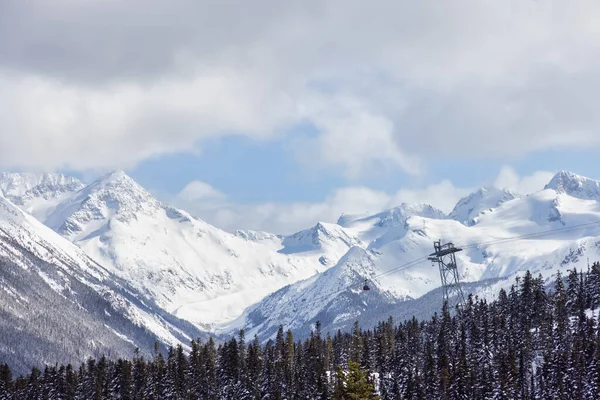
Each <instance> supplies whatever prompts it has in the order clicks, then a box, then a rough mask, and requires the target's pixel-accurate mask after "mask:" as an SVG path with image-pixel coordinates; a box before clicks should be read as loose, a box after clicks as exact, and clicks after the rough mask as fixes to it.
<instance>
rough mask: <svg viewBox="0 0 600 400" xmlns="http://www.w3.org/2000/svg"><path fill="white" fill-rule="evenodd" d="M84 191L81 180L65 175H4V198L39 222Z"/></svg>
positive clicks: (1, 186)
mask: <svg viewBox="0 0 600 400" xmlns="http://www.w3.org/2000/svg"><path fill="white" fill-rule="evenodd" d="M83 187H84V184H83V183H82V182H81V181H80V180H79V179H77V178H74V177H71V176H66V175H63V174H50V173H46V174H42V175H37V174H32V173H7V172H2V173H0V194H2V195H3V196H4V197H6V198H7V199H9V200H10V201H11V202H12V203H13V204H16V205H18V206H19V207H20V208H21V209H23V210H24V211H26V212H28V213H29V214H32V215H33V216H34V217H36V218H37V219H38V220H44V219H45V218H46V214H47V213H48V212H49V211H50V210H52V209H53V207H55V206H56V205H57V204H58V203H60V202H61V201H62V200H64V199H65V198H66V197H68V196H69V195H71V194H72V193H74V192H76V191H78V190H80V189H81V188H83Z"/></svg>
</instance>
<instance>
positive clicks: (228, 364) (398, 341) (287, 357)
mask: <svg viewBox="0 0 600 400" xmlns="http://www.w3.org/2000/svg"><path fill="white" fill-rule="evenodd" d="M599 307H600V264H599V263H595V264H594V265H593V266H592V267H591V269H590V270H589V271H585V272H583V271H581V272H578V271H576V270H572V271H569V273H568V275H567V276H566V277H563V276H562V275H561V274H560V272H559V273H557V274H556V277H555V279H554V282H553V284H551V285H550V286H549V287H546V286H545V285H544V281H543V279H542V277H541V276H538V277H533V276H532V275H531V274H530V273H529V272H527V273H525V274H524V276H522V277H520V278H519V279H517V280H516V281H515V283H514V284H513V285H512V286H511V287H510V289H508V290H504V289H501V290H500V291H499V293H498V296H497V297H496V299H495V300H493V301H488V300H486V299H485V298H478V297H475V296H472V295H471V296H469V297H468V298H467V300H466V302H465V304H463V306H462V307H460V308H456V309H449V308H448V307H447V305H444V306H443V307H442V310H441V312H440V313H438V314H435V315H434V316H433V317H432V318H431V319H429V320H426V321H418V320H417V319H416V318H413V319H411V320H408V321H404V322H401V323H395V321H393V319H392V318H390V319H389V320H388V321H382V322H380V323H379V324H378V325H377V326H376V327H375V328H373V329H368V330H363V329H361V328H360V327H359V326H358V323H356V324H355V325H354V328H353V330H352V332H347V333H345V332H341V331H338V332H336V333H334V334H333V335H330V334H326V335H324V334H323V333H322V332H321V327H320V324H319V323H316V324H315V327H314V330H313V331H312V333H311V335H310V337H309V338H307V339H305V340H295V339H294V336H293V334H292V332H291V331H287V332H284V330H283V328H282V327H280V328H279V330H278V332H277V334H276V335H275V338H274V339H271V340H268V341H267V342H266V343H261V342H260V341H259V339H258V338H257V337H254V338H253V339H252V340H250V341H247V340H246V337H245V335H244V331H241V332H240V333H239V335H238V336H237V337H235V338H232V339H231V340H229V341H227V342H224V343H220V344H217V343H215V341H214V340H213V339H209V340H207V341H205V342H202V341H200V340H193V341H192V342H191V350H190V351H189V352H186V351H185V350H184V349H183V347H182V346H177V347H174V348H170V349H169V351H168V353H167V354H165V355H163V354H162V353H161V352H159V351H158V348H157V349H156V351H155V353H154V355H153V356H152V357H150V359H146V358H144V357H143V356H141V355H140V354H139V353H136V354H135V355H134V357H133V358H132V359H131V360H125V359H118V360H109V359H107V358H106V357H101V358H99V359H93V358H90V359H88V360H87V361H86V362H85V363H83V364H82V365H80V366H78V367H73V366H72V365H53V366H51V365H49V366H47V367H45V369H44V370H43V371H41V370H39V369H37V368H33V369H32V371H31V373H30V374H28V375H27V376H21V377H19V378H17V379H13V377H12V374H11V371H10V368H9V366H8V365H6V364H3V365H0V400H2V399H32V400H37V399H44V400H46V399H48V400H49V399H69V400H70V399H98V400H101V399H136V400H137V399H156V400H158V399H302V400H304V399H321V400H326V399H377V398H381V399H411V400H412V399H415V400H416V399H448V400H450V399H452V400H454V399H456V400H459V399H507V400H509V399H511V400H512V399H523V400H526V399H544V400H545V399H561V400H565V399H599V398H600V330H599V328H598V320H597V314H596V315H594V314H593V312H592V311H591V310H593V309H596V308H599Z"/></svg>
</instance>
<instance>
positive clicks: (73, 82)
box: [0, 0, 600, 232]
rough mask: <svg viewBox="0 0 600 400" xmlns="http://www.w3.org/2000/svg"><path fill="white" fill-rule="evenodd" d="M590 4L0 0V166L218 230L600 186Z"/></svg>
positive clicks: (287, 226)
mask: <svg viewBox="0 0 600 400" xmlns="http://www.w3.org/2000/svg"><path fill="white" fill-rule="evenodd" d="M598 20H600V3H598V2H596V1H550V0H535V1H533V0H514V1H513V0H505V1H497V0H471V1H462V0H446V1H443V2H441V1H433V0H432V1H429V0H420V1H413V0H406V1H404V0H385V1H384V0H372V1H369V2H365V1H362V0H327V1H322V0H320V1H312V0H302V1H294V0H290V1H278V0H255V1H252V2H244V1H230V0H220V1H204V0H190V1H184V0H170V1H162V0H144V1H141V0H140V1H133V0H130V1H116V0H85V1H84V0H55V1H52V2H50V1H41V0H40V1H35V0H31V1H8V0H6V1H3V0H0V168H1V169H3V170H29V171H65V172H69V173H74V174H76V175H79V176H82V177H84V178H85V179H92V178H94V177H97V176H98V175H99V174H102V173H104V172H107V171H110V170H112V169H116V168H122V169H125V170H126V171H127V172H128V173H129V174H130V175H131V176H132V177H133V178H134V179H136V180H137V181H138V182H139V183H141V184H142V185H144V186H145V187H146V188H148V189H150V190H151V191H153V192H154V193H156V194H157V195H158V196H160V197H161V198H163V199H166V200H169V201H171V202H174V203H177V204H178V205H180V206H182V207H185V208H188V209H189V210H190V211H192V212H194V213H196V214H197V215H199V216H200V217H202V218H205V219H207V220H209V221H210V222H212V223H215V224H216V225H218V226H221V227H224V228H226V229H235V228H252V229H265V230H271V231H278V232H289V231H292V230H294V229H297V228H299V227H305V226H308V225H311V224H313V223H314V222H315V221H316V220H333V221H335V219H336V218H337V216H338V214H339V213H341V212H361V211H367V210H368V211H378V210H380V209H382V208H385V207H391V206H393V205H396V204H398V203H400V202H403V201H407V202H413V201H426V202H430V203H433V204H434V205H437V206H438V207H441V208H442V209H444V210H446V211H448V210H449V209H450V208H451V207H452V205H453V204H454V203H455V202H456V200H457V199H458V198H459V197H460V196H462V195H465V194H467V193H468V192H469V191H470V190H472V189H474V188H477V187H480V186H483V185H495V186H506V187H510V188H512V189H514V190H517V191H520V192H524V193H527V192H531V191H534V190H537V189H541V188H542V187H543V185H544V184H545V183H546V182H547V181H548V180H549V179H550V177H551V176H552V174H553V173H554V172H555V171H557V170H561V169H569V170H572V171H574V172H577V173H580V174H583V175H588V176H591V177H596V178H600V173H598V172H597V169H596V168H595V167H596V165H597V162H596V158H597V154H598V150H599V148H600V131H599V129H598V127H599V126H600V124H599V123H600V112H598V111H597V108H598V106H597V104H598V100H597V98H598V96H599V93H600V68H599V67H600V24H598V23H597V21H598Z"/></svg>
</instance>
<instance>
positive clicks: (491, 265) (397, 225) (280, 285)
mask: <svg viewBox="0 0 600 400" xmlns="http://www.w3.org/2000/svg"><path fill="white" fill-rule="evenodd" d="M61 179H62V180H60V179H59V180H58V182H64V183H63V184H62V185H59V184H56V185H55V186H56V194H52V192H53V190H52V186H51V185H47V187H48V188H49V189H48V190H47V193H46V194H45V195H37V197H36V196H34V195H33V194H31V195H30V197H31V198H36V199H52V201H54V203H52V205H51V206H48V204H50V203H48V202H47V201H46V200H44V201H42V200H39V201H38V202H35V201H31V200H30V201H29V202H27V201H25V200H21V199H27V198H29V197H28V196H27V193H38V192H39V193H44V190H41V189H40V190H39V191H36V190H34V189H35V188H36V187H39V186H40V182H38V181H36V180H34V179H31V180H27V179H24V178H22V182H21V183H20V184H19V183H18V182H17V183H14V182H15V180H14V179H13V180H12V181H11V182H13V183H11V184H7V183H6V182H7V181H8V179H6V178H4V179H3V180H2V182H3V183H2V185H1V186H0V187H1V188H2V192H3V193H7V194H8V195H10V196H12V198H13V199H15V202H17V203H18V204H19V206H20V207H21V208H23V209H26V210H27V211H28V212H31V213H32V214H33V215H36V217H37V218H39V219H40V220H41V221H42V222H44V223H45V224H46V225H47V226H48V227H50V228H52V229H53V230H54V231H55V232H58V233H59V234H60V235H62V236H63V237H64V238H66V239H68V240H69V241H71V242H73V243H75V244H76V245H78V246H79V247H80V248H81V249H82V250H84V251H85V253H86V254H87V255H88V256H90V257H91V258H92V259H93V260H95V261H97V262H98V263H99V264H100V265H101V266H102V267H101V268H102V269H103V270H105V271H107V273H108V274H113V275H114V276H115V277H116V278H115V279H118V280H119V282H123V285H124V286H127V287H129V288H130V290H131V292H132V293H137V294H138V295H139V296H142V297H143V298H145V299H149V300H148V301H150V302H153V303H155V304H156V307H157V309H159V310H168V311H169V312H170V313H172V314H173V315H174V316H176V317H179V318H182V319H184V320H187V321H190V322H192V323H193V324H195V325H196V326H197V327H200V328H202V329H207V330H211V331H216V332H222V333H230V332H232V331H233V330H235V329H238V328H239V327H242V326H243V327H246V328H248V329H249V331H250V332H251V333H258V334H260V335H261V336H263V337H264V336H269V335H270V334H271V333H272V332H274V329H276V327H277V326H278V325H279V324H280V323H284V324H285V325H286V327H293V328H294V329H296V330H299V331H304V332H308V331H309V330H310V328H311V326H312V324H313V323H314V322H315V321H316V320H320V321H321V322H322V323H323V326H327V327H330V328H332V329H337V328H348V327H349V326H350V324H351V323H352V321H353V320H354V319H360V320H362V321H365V320H367V319H365V318H367V317H368V320H369V321H376V318H379V319H385V318H387V315H385V314H386V313H390V312H394V311H393V310H400V309H401V308H402V307H401V306H400V305H401V304H404V302H405V301H407V300H408V299H419V298H428V299H429V298H431V296H430V297H423V296H424V295H426V294H427V293H429V292H431V291H432V290H434V289H436V288H438V287H439V285H440V282H439V272H438V270H437V268H435V267H433V266H431V264H430V263H429V262H428V261H423V260H424V259H425V258H426V256H427V255H428V254H430V253H431V252H432V251H433V244H432V242H433V241H434V240H438V239H441V240H442V241H443V242H446V241H452V242H454V243H455V244H456V245H457V246H459V247H462V248H464V251H462V252H460V253H459V254H458V261H459V268H460V273H461V278H462V279H463V280H464V281H468V282H477V281H479V280H491V281H493V280H497V279H499V278H511V277H513V276H514V275H515V274H518V273H520V272H522V271H524V270H526V269H530V270H532V271H533V272H534V273H542V274H543V275H544V276H549V275H550V274H551V273H554V272H555V270H556V269H557V268H558V269H568V268H572V267H574V266H575V267H577V268H581V267H584V266H585V265H587V257H590V258H591V259H592V260H595V259H597V258H598V257H599V249H600V223H599V224H598V225H595V224H592V225H586V226H583V227H580V228H577V229H571V228H570V227H573V226H576V225H579V224H581V223H589V222H595V221H599V222H600V205H599V204H598V200H599V199H600V183H598V182H596V181H593V180H591V179H588V178H584V177H581V176H578V175H575V174H572V173H568V172H560V173H558V174H557V175H556V176H555V177H554V178H553V179H552V181H551V182H550V183H549V184H548V185H547V186H546V188H545V189H544V190H542V191H540V192H537V193H534V194H530V195H528V196H525V197H520V196H518V195H517V194H515V193H513V192H511V191H508V190H500V189H493V188H483V189H480V190H478V191H477V192H475V193H473V194H471V195H470V196H467V197H465V198H464V199H462V200H461V201H459V203H458V204H457V205H456V207H455V208H454V210H453V211H452V213H451V214H450V215H445V214H444V213H443V212H442V211H440V210H438V209H436V208H435V207H432V206H431V205H427V204H413V205H409V204H402V205H400V206H398V207H395V208H393V209H390V210H387V211H384V212H380V213H377V214H374V215H364V214H363V215H352V214H344V215H342V216H341V217H340V219H339V220H338V221H337V223H335V224H333V223H325V222H320V223H317V224H316V225H315V226H313V227H312V228H310V229H306V230H304V231H301V232H298V233H296V234H293V235H289V236H281V235H274V234H271V233H266V232H255V231H237V232H236V233H235V234H230V233H227V232H224V231H222V230H220V229H217V228H216V227H214V226H211V225H209V224H207V223H205V222H203V221H201V220H199V219H197V218H194V217H193V216H191V215H189V214H188V213H186V212H185V211H182V210H178V209H175V208H173V207H170V206H168V205H166V204H164V203H162V202H160V201H159V200H157V199H156V198H154V197H153V196H152V195H151V194H150V193H149V192H148V191H146V190H145V189H144V188H142V187H141V186H139V185H138V184H137V183H135V182H134V181H133V180H132V179H131V178H130V177H128V176H127V175H126V174H125V173H123V172H122V171H117V172H115V173H112V174H109V175H107V176H104V177H102V178H100V179H99V180H97V181H96V182H94V183H92V184H90V185H88V186H83V185H81V184H80V183H78V181H72V182H70V183H69V180H68V178H66V177H65V178H64V179H63V178H61ZM20 185H22V186H23V187H22V188H21V187H20ZM42 187H44V186H42ZM56 199H58V200H56ZM38 207H39V208H38ZM40 210H43V211H40ZM557 228H560V229H561V230H559V231H556V233H555V234H553V235H545V236H544V235H543V236H535V235H533V236H531V235H532V234H535V233H538V232H543V231H548V230H551V229H557ZM523 235H525V237H523V238H521V239H519V240H514V239H511V238H514V237H517V236H523ZM527 235H530V236H527ZM415 259H421V260H420V261H419V262H415V263H412V264H408V263H409V262H412V261H414V260H415ZM407 264H408V265H407ZM382 274H384V275H383V276H384V278H381V276H382ZM365 279H367V280H368V281H369V282H370V286H371V287H372V290H371V291H369V292H367V293H363V292H362V291H361V290H359V289H360V287H361V286H362V284H363V282H364V280H365ZM501 282H511V279H508V280H506V281H501ZM499 284H502V283H499ZM348 286H350V287H351V288H359V289H356V290H342V289H343V288H344V287H348ZM471 287H473V288H478V287H480V286H478V285H477V284H473V285H471ZM477 290H480V289H477ZM414 301H416V300H414ZM407 304H408V303H407ZM411 304H416V303H411ZM425 309H428V310H430V309H433V308H432V307H430V306H427V307H425ZM406 312H407V311H406V310H404V311H403V313H404V314H402V315H405V313H406ZM378 313H381V315H379V314H378ZM146 325H149V324H146Z"/></svg>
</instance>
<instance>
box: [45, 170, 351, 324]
mask: <svg viewBox="0 0 600 400" xmlns="http://www.w3.org/2000/svg"><path fill="white" fill-rule="evenodd" d="M45 223H46V224H47V225H48V226H50V227H51V228H52V229H54V230H55V231H56V232H58V233H60V234H61V235H63V236H64V237H66V238H68V239H69V240H71V241H73V242H74V243H75V244H77V245H78V246H80V247H81V248H82V249H83V250H84V251H85V252H86V253H87V254H88V255H89V256H91V257H92V258H93V259H94V260H96V261H97V262H99V263H100V264H101V265H102V266H103V267H104V268H106V269H107V270H109V271H110V272H111V273H113V274H115V275H116V276H118V277H119V278H121V279H123V280H124V281H126V282H127V283H128V284H129V285H130V286H131V287H132V288H133V289H135V290H136V291H138V292H139V293H142V294H143V295H144V296H147V297H149V298H151V299H153V300H154V301H155V302H156V303H157V304H158V305H160V306H161V307H162V308H165V309H167V310H169V311H170V312H172V313H173V314H174V315H176V316H178V317H181V318H184V319H186V320H188V321H190V322H192V323H194V324H196V325H197V326H199V327H201V328H202V329H210V328H211V327H212V326H213V325H214V324H215V323H220V322H223V321H228V320H232V319H234V318H236V317H238V316H239V315H240V314H241V313H242V312H243V310H244V309H245V308H246V307H248V306H250V305H252V304H254V303H256V302H257V301H259V300H260V299H262V298H263V297H264V296H266V295H267V294H269V293H271V292H273V291H275V290H277V289H279V288H281V287H283V286H285V285H288V284H290V283H293V282H296V281H298V280H300V279H305V278H308V277H309V276H312V275H314V274H315V273H318V272H320V271H323V270H324V269H325V268H326V267H327V266H328V262H329V261H327V257H324V255H325V254H328V255H329V256H330V257H332V258H333V263H335V262H336V261H337V259H338V258H339V257H341V256H342V255H343V254H344V253H345V252H346V251H347V250H348V248H349V247H350V245H352V244H353V243H354V242H355V241H353V239H352V238H350V237H348V236H347V235H346V234H345V233H344V232H343V229H342V228H341V227H337V228H335V227H334V228H331V227H325V226H323V225H318V226H317V228H315V230H314V232H315V234H316V239H317V240H316V242H311V243H312V244H313V245H314V246H313V247H312V248H311V249H309V250H310V251H308V252H306V250H307V249H305V248H303V249H300V248H294V249H291V248H290V246H291V244H298V242H297V241H296V242H295V241H294V240H296V239H299V237H296V238H295V239H293V238H281V237H277V236H274V235H268V234H259V233H256V232H254V233H248V232H246V233H240V232H238V234H237V235H232V234H230V233H227V232H224V231H222V230H219V229H217V228H215V227H213V226H211V225H209V224H207V223H205V222H204V221H201V220H199V219H196V218H194V217H192V216H191V215H189V214H188V213H187V212H185V211H182V210H177V209H175V208H173V207H170V206H168V205H166V204H163V203H162V202H160V201H158V200H157V199H155V198H154V197H153V196H152V195H151V194H150V193H149V192H147V191H146V190H145V189H144V188H142V187H141V186H139V185H138V184H137V183H136V182H135V181H133V180H132V179H131V178H130V177H129V176H127V175H126V174H125V173H124V172H122V171H117V172H114V173H112V174H109V175H107V176H104V177H102V178H101V179H99V180H98V181H96V182H94V183H92V184H91V185H89V186H87V187H85V188H83V189H81V190H79V191H78V192H76V193H74V194H73V195H72V196H70V197H69V198H67V199H65V200H64V201H62V202H61V203H60V204H58V205H57V206H56V208H55V209H54V211H53V212H52V213H50V214H49V215H48V217H47V219H46V220H45ZM300 236H301V235H300ZM315 243H316V244H315ZM297 253H302V254H297ZM331 254H333V256H331ZM331 265H333V264H331Z"/></svg>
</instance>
